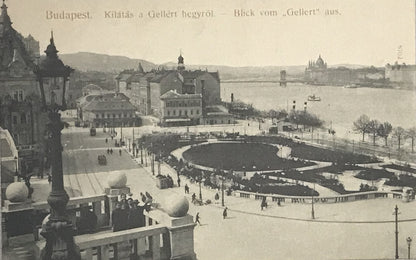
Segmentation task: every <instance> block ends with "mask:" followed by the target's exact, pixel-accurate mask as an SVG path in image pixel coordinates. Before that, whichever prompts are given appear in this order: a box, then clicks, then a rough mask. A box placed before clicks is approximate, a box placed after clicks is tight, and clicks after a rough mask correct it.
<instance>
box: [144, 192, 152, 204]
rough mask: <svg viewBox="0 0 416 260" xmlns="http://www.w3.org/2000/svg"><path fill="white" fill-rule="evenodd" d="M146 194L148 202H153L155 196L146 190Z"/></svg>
mask: <svg viewBox="0 0 416 260" xmlns="http://www.w3.org/2000/svg"><path fill="white" fill-rule="evenodd" d="M145 194H146V203H147V202H150V203H152V201H153V197H152V196H151V195H150V193H149V192H147V191H146V192H145Z"/></svg>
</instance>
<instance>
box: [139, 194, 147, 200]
mask: <svg viewBox="0 0 416 260" xmlns="http://www.w3.org/2000/svg"><path fill="white" fill-rule="evenodd" d="M140 197H141V198H142V201H143V203H146V200H147V198H146V196H145V195H144V194H143V192H140Z"/></svg>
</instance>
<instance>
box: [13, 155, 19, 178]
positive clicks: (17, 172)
mask: <svg viewBox="0 0 416 260" xmlns="http://www.w3.org/2000/svg"><path fill="white" fill-rule="evenodd" d="M14 162H15V168H14V170H15V172H14V175H15V178H14V181H20V176H19V170H18V169H19V158H17V156H15V157H14Z"/></svg>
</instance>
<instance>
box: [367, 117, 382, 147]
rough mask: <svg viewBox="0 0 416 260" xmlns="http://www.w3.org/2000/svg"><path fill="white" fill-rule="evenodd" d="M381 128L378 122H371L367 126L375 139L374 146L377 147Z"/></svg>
mask: <svg viewBox="0 0 416 260" xmlns="http://www.w3.org/2000/svg"><path fill="white" fill-rule="evenodd" d="M379 126H380V123H379V122H378V121H377V120H370V122H368V125H367V128H368V133H369V134H370V135H371V136H372V137H373V146H375V145H376V137H377V130H378V128H379Z"/></svg>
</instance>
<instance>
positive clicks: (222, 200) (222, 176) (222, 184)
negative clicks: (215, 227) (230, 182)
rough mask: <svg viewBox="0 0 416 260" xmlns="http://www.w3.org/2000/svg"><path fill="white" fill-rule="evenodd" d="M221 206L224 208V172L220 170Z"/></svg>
mask: <svg viewBox="0 0 416 260" xmlns="http://www.w3.org/2000/svg"><path fill="white" fill-rule="evenodd" d="M221 173H222V174H221V205H222V206H223V207H224V175H225V171H224V170H221Z"/></svg>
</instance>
